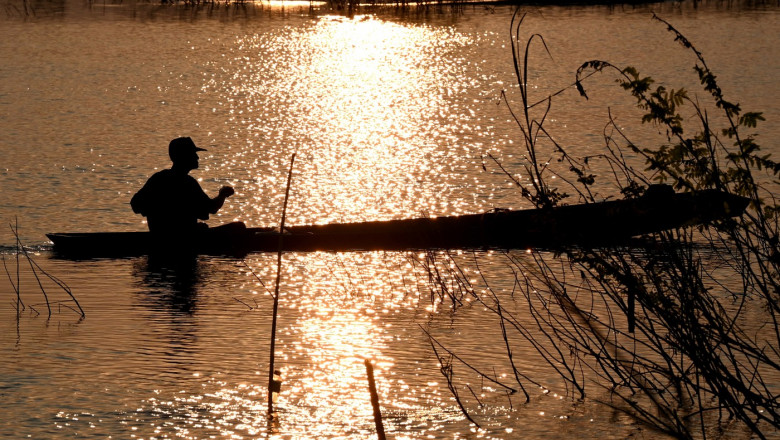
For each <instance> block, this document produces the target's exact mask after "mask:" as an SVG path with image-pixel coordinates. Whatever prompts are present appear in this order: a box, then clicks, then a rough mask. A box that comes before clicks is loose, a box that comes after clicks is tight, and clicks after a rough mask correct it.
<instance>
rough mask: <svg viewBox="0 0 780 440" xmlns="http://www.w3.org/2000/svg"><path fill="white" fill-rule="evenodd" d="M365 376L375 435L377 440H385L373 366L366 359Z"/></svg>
mask: <svg viewBox="0 0 780 440" xmlns="http://www.w3.org/2000/svg"><path fill="white" fill-rule="evenodd" d="M366 374H367V375H368V390H369V391H370V392H371V406H373V407H374V424H376V434H377V438H378V439H379V440H385V427H384V425H383V424H382V411H381V410H380V408H379V395H378V394H377V392H376V383H375V382H374V366H373V365H371V361H370V360H368V359H366Z"/></svg>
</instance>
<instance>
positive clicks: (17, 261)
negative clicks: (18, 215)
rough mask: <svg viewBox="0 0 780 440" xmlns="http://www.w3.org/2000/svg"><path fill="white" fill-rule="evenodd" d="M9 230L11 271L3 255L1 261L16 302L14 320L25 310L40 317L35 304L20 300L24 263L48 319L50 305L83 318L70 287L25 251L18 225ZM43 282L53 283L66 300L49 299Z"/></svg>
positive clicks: (83, 315)
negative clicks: (28, 269)
mask: <svg viewBox="0 0 780 440" xmlns="http://www.w3.org/2000/svg"><path fill="white" fill-rule="evenodd" d="M9 228H10V229H11V233H12V234H13V235H14V238H15V241H16V249H15V252H14V253H13V259H12V260H13V262H14V267H13V270H12V268H10V267H9V265H8V262H7V261H6V258H5V257H6V256H5V255H2V260H3V269H4V270H5V274H6V276H7V277H8V281H9V282H10V284H11V287H12V289H13V291H14V294H15V296H16V301H15V304H14V307H15V308H16V318H17V319H19V317H20V316H21V313H22V312H24V311H25V310H27V309H30V311H31V312H32V313H33V314H35V315H40V312H39V311H38V309H37V307H38V306H39V304H37V303H32V304H26V303H25V301H24V299H23V298H22V283H21V271H22V266H23V265H24V263H25V262H26V263H27V265H28V266H29V268H30V272H31V274H32V276H33V278H34V279H35V282H36V284H37V286H38V290H40V292H41V294H42V295H43V299H44V302H43V303H42V304H43V305H45V306H46V312H47V317H48V318H51V315H52V305H56V306H59V307H65V308H66V309H68V310H72V311H74V312H76V313H78V314H79V315H80V317H81V318H84V317H85V316H86V314H85V313H84V309H82V308H81V304H79V302H78V300H77V299H76V297H75V296H74V295H73V291H72V290H71V289H70V287H69V286H68V285H67V284H66V283H65V282H64V281H62V280H61V279H59V278H57V277H56V276H54V275H52V274H50V273H49V272H47V271H46V270H44V269H43V268H42V267H41V266H40V265H39V264H38V262H36V261H35V259H34V258H33V256H32V255H31V254H30V251H29V250H28V249H27V247H25V246H24V244H22V241H21V239H20V238H19V224H18V223H14V224H11V225H9ZM12 272H13V275H12ZM44 280H48V281H50V282H51V283H53V285H54V286H55V287H56V288H57V289H58V290H60V291H62V292H64V293H65V294H66V295H67V297H68V298H67V299H64V300H57V299H54V298H50V295H49V293H48V292H47V290H46V287H45V286H44Z"/></svg>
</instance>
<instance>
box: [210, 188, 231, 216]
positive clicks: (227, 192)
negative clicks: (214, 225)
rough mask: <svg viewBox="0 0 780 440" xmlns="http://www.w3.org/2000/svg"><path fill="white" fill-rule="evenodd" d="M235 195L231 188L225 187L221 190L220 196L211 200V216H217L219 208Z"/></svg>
mask: <svg viewBox="0 0 780 440" xmlns="http://www.w3.org/2000/svg"><path fill="white" fill-rule="evenodd" d="M235 193H236V192H235V191H234V190H233V187H231V186H223V187H222V188H220V189H219V194H217V196H216V197H214V198H213V199H211V203H212V205H211V210H209V212H210V213H211V214H216V213H217V211H219V208H221V207H222V205H224V204H225V199H227V198H228V197H230V196H232V195H233V194H235Z"/></svg>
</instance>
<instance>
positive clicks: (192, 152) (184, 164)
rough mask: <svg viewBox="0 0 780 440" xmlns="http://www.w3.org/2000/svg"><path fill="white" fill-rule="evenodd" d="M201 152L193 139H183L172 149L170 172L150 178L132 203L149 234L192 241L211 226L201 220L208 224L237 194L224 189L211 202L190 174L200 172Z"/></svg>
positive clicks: (177, 139)
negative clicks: (194, 234) (199, 160)
mask: <svg viewBox="0 0 780 440" xmlns="http://www.w3.org/2000/svg"><path fill="white" fill-rule="evenodd" d="M198 151H206V150H205V149H203V148H198V147H197V146H195V143H194V142H193V141H192V139H191V138H189V137H180V138H176V139H174V140H172V141H171V143H170V144H169V145H168V155H169V156H170V157H171V161H173V166H171V168H170V169H167V170H162V171H159V172H157V173H155V174H154V175H152V177H150V178H149V180H147V181H146V184H145V185H144V186H143V188H141V190H140V191H138V192H137V193H136V194H135V195H134V196H133V198H132V199H131V200H130V206H132V208H133V212H135V213H136V214H141V215H143V216H145V217H146V220H147V223H148V225H149V231H151V232H152V233H154V234H160V235H162V236H166V237H188V236H190V235H191V234H192V233H195V232H196V231H198V230H200V229H205V228H206V227H207V226H206V225H205V224H203V223H198V220H207V219H208V218H209V214H216V212H217V211H218V210H219V208H221V207H222V205H223V204H224V203H225V199H226V198H228V197H230V196H232V195H233V193H234V191H233V188H231V187H229V186H223V187H222V188H221V189H220V190H219V195H217V196H216V197H214V198H210V197H209V196H208V195H206V193H205V192H203V189H202V188H201V187H200V184H198V181H197V180H195V179H194V178H193V177H192V176H190V175H189V172H190V171H192V170H194V169H197V168H198Z"/></svg>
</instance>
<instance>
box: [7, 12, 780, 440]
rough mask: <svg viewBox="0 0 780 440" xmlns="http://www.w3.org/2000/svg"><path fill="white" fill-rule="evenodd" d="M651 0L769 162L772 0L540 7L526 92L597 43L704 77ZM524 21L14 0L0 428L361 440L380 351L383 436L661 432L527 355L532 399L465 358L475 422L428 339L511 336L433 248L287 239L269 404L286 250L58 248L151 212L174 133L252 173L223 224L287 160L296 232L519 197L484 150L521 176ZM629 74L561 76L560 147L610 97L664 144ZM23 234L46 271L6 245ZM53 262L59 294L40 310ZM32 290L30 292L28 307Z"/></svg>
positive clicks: (589, 144) (500, 364)
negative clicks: (412, 250) (182, 253)
mask: <svg viewBox="0 0 780 440" xmlns="http://www.w3.org/2000/svg"><path fill="white" fill-rule="evenodd" d="M653 11H654V12H656V13H658V14H659V15H660V16H661V17H663V18H665V19H666V20H668V21H670V22H671V23H672V24H674V25H675V26H676V27H677V28H678V29H680V30H681V31H682V32H683V33H684V34H685V35H686V36H687V37H688V38H689V39H690V40H692V41H693V42H694V44H696V46H697V48H698V49H699V50H700V51H701V52H703V53H704V56H705V57H706V58H707V62H708V65H709V66H710V67H711V68H712V69H713V70H714V71H715V72H716V74H718V79H719V80H720V81H721V84H722V86H723V88H724V89H725V90H726V93H727V96H728V97H732V99H733V100H736V101H739V102H740V103H741V104H742V106H743V108H744V109H746V110H752V111H763V112H764V115H765V117H766V118H767V122H766V123H764V125H761V126H759V128H758V129H757V131H758V132H759V133H760V136H759V138H758V142H759V144H761V145H762V146H763V147H764V148H765V149H766V150H767V151H768V152H773V151H774V152H778V145H777V139H778V138H780V130H779V129H778V128H777V125H776V124H775V121H777V120H778V117H780V105H778V102H779V101H780V99H779V98H780V96H778V95H779V94H778V87H777V85H776V83H775V76H776V72H777V71H778V69H780V38H779V37H780V35H779V34H778V32H777V29H779V28H780V27H779V26H778V25H779V24H780V23H779V21H780V20H779V18H780V8H779V7H778V5H777V4H776V3H772V2H769V3H767V4H764V3H760V2H759V3H756V2H747V3H742V2H696V3H693V2H681V3H680V2H668V3H659V4H646V5H641V6H613V7H606V6H592V7H582V6H569V7H529V8H528V16H527V17H526V20H525V23H524V25H523V27H522V28H521V31H522V33H523V35H524V36H526V37H527V36H529V35H532V34H533V33H539V34H540V35H542V36H543V37H544V41H545V43H546V45H547V48H548V49H549V54H547V53H546V52H545V50H544V47H543V46H542V45H541V44H540V41H541V40H539V39H537V40H535V41H536V43H534V44H533V45H532V49H531V57H530V59H531V63H530V64H531V66H530V68H531V70H530V72H531V74H530V75H529V85H530V90H531V91H532V93H535V94H536V95H535V98H536V99H537V100H541V99H543V98H544V97H545V96H546V95H547V94H549V93H552V92H555V91H557V90H559V89H562V88H566V87H567V86H569V85H570V84H571V83H572V82H573V80H574V72H575V70H576V68H577V67H578V66H579V65H580V64H582V63H583V62H584V61H587V60H591V59H604V60H608V61H611V62H613V63H614V64H616V65H618V66H625V65H633V66H636V67H637V68H638V69H639V71H640V72H642V73H644V74H647V75H650V76H653V77H654V78H655V79H656V80H657V82H658V83H663V84H668V86H669V87H670V88H679V87H686V88H688V89H689V90H692V91H694V90H696V87H695V86H696V78H695V76H694V75H693V73H692V69H691V67H692V66H693V62H694V60H693V58H692V57H691V55H690V53H688V52H685V51H684V50H683V49H681V48H680V47H679V46H677V45H676V44H674V43H673V42H672V40H673V38H672V36H671V35H670V34H669V33H668V32H666V31H665V29H664V26H662V25H661V24H660V23H658V22H655V21H653V20H651V17H652V12H653ZM512 13H513V9H512V8H510V7H503V6H502V7H485V6H473V7H471V6H469V7H458V8H450V7H441V8H427V9H418V8H412V9H409V10H404V11H399V10H394V9H393V8H388V9H384V10H383V9H380V10H376V11H364V12H361V14H357V15H355V16H346V15H344V14H339V13H332V12H327V11H325V10H324V9H322V8H320V7H318V6H317V5H314V6H313V7H310V5H309V3H308V2H307V3H300V4H298V3H294V2H282V3H275V2H271V3H266V2H264V3H256V4H253V3H247V4H243V5H238V6H226V5H224V4H219V5H203V6H197V7H196V6H185V5H157V4H146V3H132V2H130V3H128V2H117V3H111V2H91V3H83V2H80V1H65V2H54V3H49V2H43V1H36V2H27V1H25V2H20V1H15V0H9V1H7V2H5V3H4V13H2V14H0V22H1V23H2V25H1V26H0V59H2V63H0V133H2V136H0V147H1V148H2V155H0V189H1V191H0V219H2V221H3V226H2V229H0V251H1V252H2V254H3V256H4V261H5V267H6V273H7V274H8V276H5V275H4V276H3V277H2V281H0V298H2V301H0V353H1V355H0V357H2V359H3V361H2V362H0V397H1V398H0V414H1V415H0V436H2V437H4V438H23V437H28V438H60V437H62V438H138V439H152V438H157V439H160V438H189V439H196V438H197V439H202V438H258V437H263V438H265V437H272V438H287V439H295V438H332V439H336V438H339V439H341V438H354V439H362V438H367V437H370V436H371V435H373V433H374V432H375V431H374V422H373V419H372V410H371V406H370V400H369V393H368V389H367V386H366V377H365V376H366V372H365V367H364V364H363V360H364V359H371V360H372V361H373V363H374V365H375V368H376V376H377V385H378V389H379V394H380V402H381V404H382V410H383V413H384V417H385V429H386V431H387V432H388V437H389V438H396V439H423V438H448V439H451V438H518V437H522V438H547V437H550V436H552V435H555V436H560V437H570V436H575V435H576V436H578V437H582V438H626V437H630V436H639V437H645V438H654V437H660V435H659V434H657V433H654V432H652V431H650V430H648V429H647V428H645V427H643V426H641V425H638V424H636V423H635V422H634V421H632V420H631V419H629V418H627V417H625V416H622V415H621V414H620V413H617V412H613V411H610V410H605V407H604V406H601V405H599V404H597V403H594V402H592V401H590V400H586V401H584V402H583V401H574V400H571V399H570V398H569V396H568V395H566V393H565V391H566V390H565V387H564V386H563V384H562V383H561V381H560V379H559V378H558V377H557V376H556V375H555V374H554V373H552V372H551V371H550V369H549V367H547V366H545V365H544V363H543V362H541V361H540V360H539V359H538V356H537V354H536V352H535V351H534V350H533V349H532V348H526V349H524V351H523V350H520V351H518V352H516V353H515V362H516V364H517V365H518V366H519V367H520V369H521V370H522V371H523V373H524V374H528V375H529V376H534V377H536V378H537V380H540V382H541V384H542V385H543V386H544V388H539V389H538V390H536V391H532V392H531V394H532V395H531V401H530V403H522V402H521V401H520V400H519V399H517V398H516V397H513V396H503V397H496V396H497V395H498V396H500V393H495V392H492V391H495V390H492V389H491V386H490V384H487V383H485V382H484V380H480V379H479V378H478V377H477V376H476V375H474V379H473V382H472V383H471V389H472V390H473V392H474V395H475V397H476V396H477V395H482V396H483V399H485V400H486V401H485V402H484V403H486V405H485V406H484V407H482V408H476V409H475V410H474V411H475V413H476V414H477V417H478V419H479V420H480V422H481V423H480V425H481V427H482V428H481V429H476V428H475V427H474V426H472V425H470V424H469V422H468V420H466V419H465V417H463V415H462V414H461V412H460V410H459V409H458V407H457V404H456V402H455V401H454V400H453V399H452V397H451V395H450V392H449V390H448V389H447V383H446V380H444V378H443V376H442V375H441V373H440V372H439V370H438V366H437V365H438V364H437V359H436V357H435V356H434V355H433V353H432V350H431V345H430V340H429V338H428V336H427V335H426V332H429V333H430V334H432V335H434V337H437V338H440V340H443V341H456V342H453V344H457V346H456V347H453V348H457V352H458V353H459V354H460V355H461V356H463V357H464V359H466V360H469V361H471V362H473V363H475V364H476V363H479V364H480V365H492V366H493V368H494V369H496V370H497V371H501V370H502V368H505V367H506V364H505V363H506V360H505V357H506V356H505V353H504V347H503V345H502V344H503V341H502V339H501V334H500V329H499V328H498V325H497V323H496V322H489V321H487V320H485V319H484V318H483V317H482V316H483V315H481V314H480V313H479V310H478V309H479V307H473V308H469V307H462V308H460V309H459V310H458V311H457V312H456V313H450V312H449V311H448V308H447V307H446V306H443V305H438V304H436V303H435V301H432V300H431V295H430V292H429V290H428V287H427V284H426V281H427V278H426V276H425V274H423V273H421V272H420V270H419V265H418V264H417V262H418V261H419V260H420V259H421V258H423V256H420V255H414V254H406V253H383V252H361V253H342V254H335V253H312V254H289V255H285V257H284V261H283V266H282V274H281V289H280V292H281V294H280V314H279V327H278V333H277V341H276V347H277V353H276V365H277V367H279V368H280V369H281V372H282V376H283V381H284V383H283V386H282V391H281V394H280V396H279V399H278V402H277V409H278V413H279V416H278V418H277V419H275V420H274V421H272V422H269V421H268V420H267V418H266V403H265V402H266V394H265V389H266V383H267V369H268V363H269V362H268V360H269V344H270V341H269V335H270V326H271V304H272V296H271V292H272V291H273V289H274V279H275V276H276V256H275V255H267V254H251V255H249V256H248V257H247V258H245V259H243V260H237V259H231V258H215V257H203V258H199V259H198V260H196V261H193V262H191V264H189V265H187V266H186V267H174V268H171V267H160V266H158V265H156V264H155V262H154V261H149V260H148V259H147V258H145V257H141V258H129V259H106V260H81V261H73V260H67V259H60V258H56V257H54V256H53V255H52V254H51V252H50V245H49V243H48V242H47V240H46V237H45V233H46V232H65V231H87V232H88V231H107V230H111V231H114V230H117V231H119V230H122V231H132V230H142V229H144V228H145V225H144V223H143V219H142V218H141V217H140V216H136V215H134V214H133V213H132V211H131V210H130V208H129V205H128V203H129V199H130V197H131V196H132V194H133V193H134V192H135V191H137V190H138V189H139V188H140V186H141V185H142V184H143V182H144V181H145V180H146V178H147V177H148V176H149V175H150V174H152V173H153V172H154V171H155V170H159V169H162V168H165V167H167V166H168V165H169V161H168V158H167V151H166V146H167V143H168V141H169V140H170V139H172V138H174V137H178V136H191V137H192V138H193V139H194V140H195V142H196V143H198V145H200V146H202V147H205V148H207V149H208V151H207V152H204V153H202V154H201V167H200V169H199V170H196V171H194V172H193V175H194V176H196V177H197V178H198V180H199V181H200V182H201V185H202V186H203V187H204V189H205V190H206V191H207V192H209V193H210V194H215V193H216V191H217V190H218V188H219V187H220V186H222V185H225V184H229V185H232V186H234V187H235V189H236V192H237V194H236V195H235V196H234V197H232V198H230V199H229V200H228V202H227V203H226V205H225V207H224V208H223V209H222V210H221V211H220V212H219V213H218V214H217V215H215V216H212V219H210V220H209V223H210V224H212V225H216V224H220V223H224V222H228V221H233V220H241V221H244V222H245V223H247V224H248V225H250V226H273V225H277V224H278V222H279V219H280V215H281V206H282V200H283V197H284V190H285V182H286V178H287V169H288V166H289V162H290V158H291V156H292V154H293V153H295V154H296V157H297V159H296V163H295V168H294V175H293V183H292V187H291V193H290V205H289V208H288V222H289V223H291V224H302V223H327V222H332V221H358V220H375V219H390V218H405V217H413V216H419V215H433V216H440V215H449V214H459V213H472V212H481V211H484V210H488V209H492V208H522V207H528V204H527V202H524V201H523V199H522V198H521V197H520V194H519V191H517V189H516V187H515V186H514V184H511V182H510V181H509V180H508V179H507V177H506V176H505V175H504V174H503V173H502V172H501V171H500V170H499V169H498V168H497V167H496V166H495V165H494V164H493V163H492V162H490V161H489V160H487V159H486V157H487V154H491V155H493V156H494V157H497V158H499V159H500V160H501V162H502V164H504V165H505V166H507V168H509V169H514V170H518V172H519V170H520V166H521V164H522V159H523V158H522V153H523V152H522V151H521V150H520V143H519V141H518V140H519V139H520V134H519V132H518V130H517V128H516V125H515V124H514V122H513V121H512V120H511V114H510V111H509V108H508V107H507V105H506V104H504V103H502V102H501V91H502V90H506V91H507V96H508V99H509V101H510V104H509V105H510V107H511V108H513V109H517V108H518V107H517V106H518V104H519V95H518V91H517V86H516V80H515V77H514V71H513V64H512V57H511V50H510V43H509V28H510V19H511V16H512ZM614 78H615V77H614V75H611V74H604V75H600V76H596V77H593V78H592V80H591V82H590V83H588V84H586V87H588V89H589V97H590V99H589V100H585V99H583V98H580V97H579V96H578V95H577V93H576V91H575V90H573V89H571V88H569V89H567V90H566V91H565V92H564V93H562V94H561V95H558V96H557V97H556V98H555V101H554V105H553V109H552V111H551V112H550V114H549V115H548V119H547V122H546V124H547V129H548V130H549V131H550V132H551V133H554V136H555V137H556V139H557V140H558V142H560V143H561V144H562V145H565V146H567V148H568V149H569V150H570V152H573V153H574V154H576V155H581V156H585V155H590V154H598V153H599V152H601V151H602V150H603V144H604V141H603V132H604V126H605V124H606V122H607V117H608V113H607V110H608V109H609V110H610V111H611V112H612V114H613V115H617V120H618V124H619V125H620V126H621V129H622V130H624V132H625V133H626V134H628V135H629V136H631V137H632V138H633V139H634V140H635V141H636V142H638V143H646V144H654V143H658V142H662V141H663V133H658V130H657V129H656V128H654V127H651V126H641V124H638V123H637V122H636V121H637V118H638V116H639V115H640V113H638V112H637V111H636V110H635V109H634V108H633V103H632V100H631V98H630V97H628V96H626V95H625V93H624V92H622V91H620V90H618V88H617V86H615V84H614ZM698 95H699V96H700V98H701V99H706V96H704V94H703V93H702V92H698ZM532 100H533V98H532ZM483 165H484V168H483ZM594 167H595V171H596V173H597V174H599V173H600V174H601V175H605V174H609V173H608V170H607V169H606V168H600V169H599V168H598V165H594ZM518 177H519V178H520V179H523V178H527V176H525V177H524V176H522V175H519V176H518ZM608 180H609V179H604V182H602V181H601V180H597V184H596V189H597V191H599V195H600V196H601V197H608V196H614V194H615V189H614V188H613V187H612V186H611V185H610V184H609V183H608ZM9 226H10V227H9ZM13 230H17V231H18V236H19V238H20V240H21V241H22V242H23V243H24V244H25V245H26V246H28V247H29V249H30V252H31V255H32V256H33V258H34V261H35V262H37V263H38V264H39V265H40V268H41V269H36V270H33V269H31V266H30V265H28V263H27V260H26V259H24V258H22V259H17V258H16V253H15V242H16V240H15V236H14V233H13ZM478 257H479V259H480V266H481V267H483V268H486V270H490V269H492V270H493V271H492V272H491V273H492V274H493V276H495V277H496V280H495V284H494V286H500V285H501V283H502V282H503V283H506V284H508V286H507V287H506V288H507V289H511V288H512V282H513V279H512V278H511V271H510V272H509V273H506V264H505V260H504V257H503V256H502V255H500V254H492V253H480V254H479V255H478ZM41 270H45V271H46V273H48V274H50V275H53V276H55V277H57V278H58V279H59V280H61V281H62V282H64V283H66V284H67V286H68V288H69V289H70V290H71V291H72V293H73V295H74V296H75V297H76V299H77V300H78V301H79V304H80V306H81V307H82V308H83V310H84V312H85V314H86V317H85V318H84V319H80V317H79V315H78V314H77V313H75V312H74V311H73V309H72V307H73V304H72V303H70V302H62V303H58V301H66V300H67V299H68V297H67V295H66V293H65V292H64V291H63V290H62V289H61V288H59V287H58V286H56V285H54V284H53V283H52V282H51V281H50V280H49V279H48V278H47V277H45V276H44V275H43V274H42V273H41ZM35 274H39V277H40V278H41V279H42V283H43V287H44V290H45V291H46V293H47V294H48V295H49V299H50V301H51V302H52V303H53V304H54V306H53V310H52V315H51V317H50V318H47V311H46V305H45V299H44V296H43V294H42V293H41V288H40V287H39V285H38V281H37V279H36V277H35ZM507 280H508V281H507ZM16 288H18V289H19V291H20V296H21V299H22V301H23V302H24V303H25V305H26V308H25V310H24V311H23V312H22V313H21V314H20V315H19V317H18V319H17V315H16V312H15V306H16V304H17V302H16V293H15V291H16V290H15V289H16ZM38 312H40V314H39V313H38ZM459 368H464V369H462V370H460V371H458V373H459V374H461V375H463V377H469V374H472V373H473V372H470V371H468V370H467V369H465V367H459ZM540 378H541V379H540Z"/></svg>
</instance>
